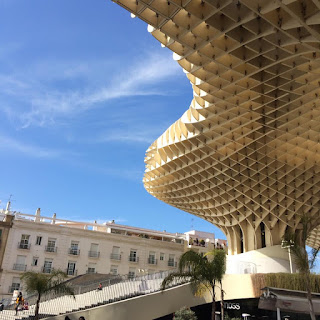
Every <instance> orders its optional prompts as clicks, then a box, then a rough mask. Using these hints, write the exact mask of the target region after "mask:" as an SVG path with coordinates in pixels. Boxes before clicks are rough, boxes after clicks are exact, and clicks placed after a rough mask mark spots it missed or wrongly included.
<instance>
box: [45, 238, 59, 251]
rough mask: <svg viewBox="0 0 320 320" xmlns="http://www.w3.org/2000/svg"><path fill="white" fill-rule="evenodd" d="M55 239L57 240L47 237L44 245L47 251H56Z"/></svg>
mask: <svg viewBox="0 0 320 320" xmlns="http://www.w3.org/2000/svg"><path fill="white" fill-rule="evenodd" d="M56 241H57V239H54V238H49V239H48V244H47V246H46V251H47V252H56V251H57V247H56Z"/></svg>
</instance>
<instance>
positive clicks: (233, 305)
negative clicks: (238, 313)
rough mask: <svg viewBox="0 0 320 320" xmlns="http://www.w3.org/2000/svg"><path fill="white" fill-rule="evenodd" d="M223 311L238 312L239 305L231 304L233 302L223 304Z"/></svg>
mask: <svg viewBox="0 0 320 320" xmlns="http://www.w3.org/2000/svg"><path fill="white" fill-rule="evenodd" d="M223 307H224V308H225V309H233V310H240V303H233V302H225V303H224V304H223Z"/></svg>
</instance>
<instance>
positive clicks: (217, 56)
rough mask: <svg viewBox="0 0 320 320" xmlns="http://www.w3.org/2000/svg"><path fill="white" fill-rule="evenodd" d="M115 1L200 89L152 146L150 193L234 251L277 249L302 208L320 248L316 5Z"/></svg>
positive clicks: (304, 0)
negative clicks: (209, 227)
mask: <svg viewBox="0 0 320 320" xmlns="http://www.w3.org/2000/svg"><path fill="white" fill-rule="evenodd" d="M115 2H116V3H118V4H119V5H121V6H122V7H124V8H125V9H127V10H128V11H130V12H131V13H132V15H133V16H137V17H139V18H140V19H142V20H144V21H145V22H147V23H148V31H149V32H151V34H152V35H153V36H154V37H155V38H156V39H157V40H159V41H160V42H161V44H162V45H163V46H165V47H167V48H169V49H170V50H172V51H173V58H174V59H175V60H176V61H177V63H179V64H180V66H181V67H182V68H183V70H184V72H185V73H186V76H187V77H188V79H189V80H190V82H191V84H192V87H193V99H192V101H191V104H190V106H189V108H188V109H187V111H186V112H185V113H184V114H183V115H182V117H181V118H180V119H179V120H178V121H176V122H175V123H174V124H172V125H171V126H170V127H169V128H168V129H167V130H166V131H165V132H164V133H163V134H162V135H161V136H160V137H159V138H158V139H157V140H156V141H155V142H154V143H153V144H152V145H151V146H150V147H149V149H148V150H147V154H146V158H145V163H146V172H145V176H144V185H145V188H146V189H147V191H148V192H149V193H150V194H152V195H153V196H155V197H156V198H158V199H160V200H162V201H164V202H166V203H168V204H170V205H172V206H174V207H177V208H179V209H181V210H184V211H186V212H189V213H192V214H194V215H196V216H199V217H201V218H203V219H205V220H207V221H209V222H211V223H213V224H214V225H216V226H218V227H219V228H220V229H221V230H223V232H224V233H225V234H226V236H227V239H228V246H229V254H231V255H235V254H238V253H245V252H249V251H252V250H257V249H261V248H264V247H271V246H276V245H280V244H281V240H282V237H283V235H284V233H285V231H286V230H289V231H291V232H299V230H301V216H302V215H307V216H309V217H311V218H312V226H311V228H310V233H309V238H308V244H309V245H310V246H312V247H317V246H319V244H320V226H319V225H320V99H319V96H320V2H319V1H318V0H300V1H297V0H236V1H233V0H118V1H115ZM164 67H165V66H164Z"/></svg>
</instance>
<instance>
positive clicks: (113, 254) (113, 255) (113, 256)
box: [110, 253, 121, 260]
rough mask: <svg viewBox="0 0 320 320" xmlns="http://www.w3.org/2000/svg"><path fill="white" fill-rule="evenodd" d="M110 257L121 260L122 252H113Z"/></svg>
mask: <svg viewBox="0 0 320 320" xmlns="http://www.w3.org/2000/svg"><path fill="white" fill-rule="evenodd" d="M110 259H112V260H121V254H120V253H111V254H110Z"/></svg>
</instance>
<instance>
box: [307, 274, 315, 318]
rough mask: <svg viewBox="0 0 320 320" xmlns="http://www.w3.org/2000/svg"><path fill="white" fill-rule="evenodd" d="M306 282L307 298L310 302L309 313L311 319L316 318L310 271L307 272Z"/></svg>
mask: <svg viewBox="0 0 320 320" xmlns="http://www.w3.org/2000/svg"><path fill="white" fill-rule="evenodd" d="M305 276H306V279H305V280H306V284H307V299H308V303H309V313H310V317H311V320H316V316H315V313H314V308H313V303H312V295H311V283H310V273H308V274H306V275H305Z"/></svg>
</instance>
